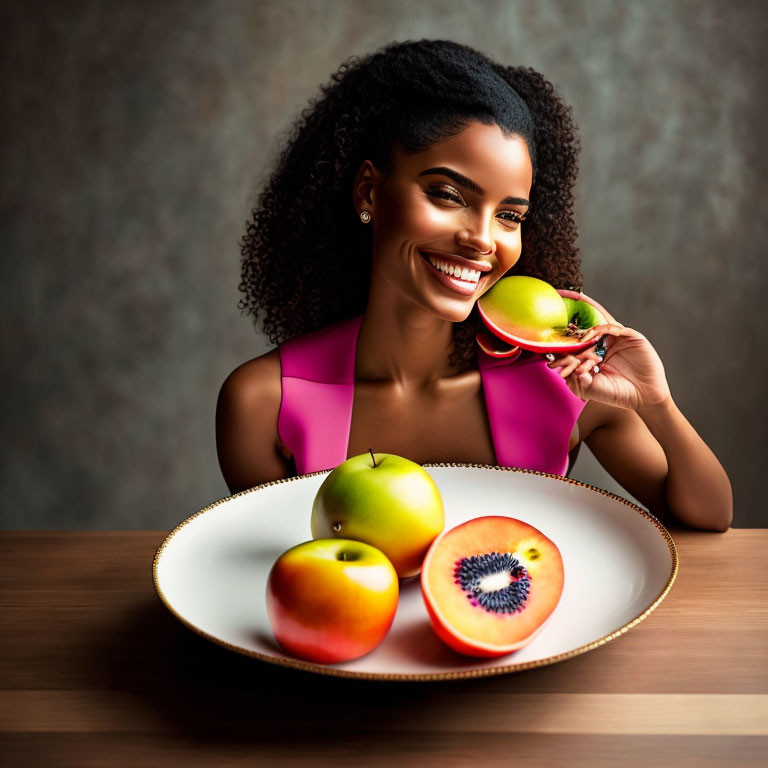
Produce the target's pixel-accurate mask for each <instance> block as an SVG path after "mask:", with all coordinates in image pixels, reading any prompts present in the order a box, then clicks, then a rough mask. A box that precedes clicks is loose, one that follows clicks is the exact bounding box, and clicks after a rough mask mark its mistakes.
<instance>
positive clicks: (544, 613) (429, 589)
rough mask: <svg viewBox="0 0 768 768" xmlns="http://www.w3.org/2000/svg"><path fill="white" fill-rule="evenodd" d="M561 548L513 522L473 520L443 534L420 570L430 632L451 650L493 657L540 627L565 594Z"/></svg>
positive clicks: (527, 638) (507, 519)
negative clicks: (433, 631) (430, 624)
mask: <svg viewBox="0 0 768 768" xmlns="http://www.w3.org/2000/svg"><path fill="white" fill-rule="evenodd" d="M563 582H564V571H563V559H562V557H561V556H560V550H559V549H558V548H557V546H556V545H555V544H554V542H552V541H551V540H550V539H548V538H547V537H546V536H545V535H544V534H543V533H542V532H541V531H539V530H538V529H536V528H534V527H533V526H532V525H529V524H528V523H524V522H523V521H522V520H516V519H514V518H512V517H504V516H488V517H477V518H475V519H473V520H469V521H468V522H466V523H462V524H461V525H457V526H456V527H455V528H451V529H450V530H448V531H444V532H443V533H441V534H440V535H439V536H438V537H437V538H436V539H435V540H434V542H433V543H432V545H431V546H430V548H429V550H427V554H426V556H425V558H424V562H423V564H422V567H421V592H422V596H423V598H424V604H425V605H426V607H427V612H428V613H429V618H430V621H431V622H432V628H433V629H434V630H435V632H436V633H437V636H438V637H439V638H440V639H441V640H442V641H443V642H444V643H446V645H448V646H449V647H451V648H453V650H454V651H457V652H458V653H461V654H464V655H466V656H478V657H486V658H493V657H496V656H504V655H505V654H507V653H512V652H513V651H516V650H518V649H519V648H522V647H523V646H525V645H528V643H530V642H531V640H533V638H534V637H535V636H536V635H537V634H538V633H539V632H540V631H541V630H542V629H543V627H544V624H545V622H546V621H547V619H548V618H549V617H550V616H551V615H552V612H553V611H554V610H555V608H556V607H557V604H558V602H559V601H560V596H561V594H562V592H563Z"/></svg>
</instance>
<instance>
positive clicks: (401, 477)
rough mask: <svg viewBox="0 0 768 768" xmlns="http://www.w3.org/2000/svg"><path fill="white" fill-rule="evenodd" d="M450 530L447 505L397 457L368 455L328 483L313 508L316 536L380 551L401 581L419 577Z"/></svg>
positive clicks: (418, 469) (427, 479)
mask: <svg viewBox="0 0 768 768" xmlns="http://www.w3.org/2000/svg"><path fill="white" fill-rule="evenodd" d="M444 526H445V511H444V509H443V499H442V497H441V495H440V490H439V489H438V487H437V485H436V483H435V481H434V480H433V479H432V477H431V476H430V475H429V474H428V473H427V471H426V470H425V469H424V468H423V467H422V466H421V465H420V464H417V463H416V462H414V461H411V460H410V459H406V458H404V457H403V456H397V455H395V454H392V453H375V454H374V453H373V451H371V452H370V453H363V454H361V455H360V456H353V457H352V458H350V459H347V460H346V461H345V462H343V463H341V464H339V465H338V466H337V467H336V468H335V469H334V470H332V471H331V473H330V474H329V475H328V477H326V478H325V480H324V481H323V483H322V485H321V486H320V489H319V490H318V492H317V495H316V496H315V500H314V502H313V504H312V519H311V527H312V536H313V537H314V538H316V539H318V538H334V537H339V538H345V539H355V540H357V541H363V542H365V543H367V544H370V545H371V546H373V547H376V548H377V549H380V550H381V551H382V552H383V553H384V554H385V555H386V556H387V557H388V558H389V560H390V561H391V563H392V565H394V567H395V570H396V571H397V575H398V577H399V578H405V577H407V576H415V575H416V574H418V572H419V570H420V569H421V563H422V560H423V559H424V555H425V554H426V552H427V549H428V547H429V545H430V544H431V543H432V541H433V540H434V539H435V536H437V535H438V534H439V533H440V531H442V530H443V527H444Z"/></svg>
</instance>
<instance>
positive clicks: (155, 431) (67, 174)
mask: <svg viewBox="0 0 768 768" xmlns="http://www.w3.org/2000/svg"><path fill="white" fill-rule="evenodd" d="M766 22H767V15H766V10H765V6H764V4H763V3H761V2H758V1H757V0H755V1H754V2H744V1H743V0H730V1H728V2H724V1H722V0H677V1H676V2H672V3H670V2H665V1H664V0H648V1H645V2H637V0H635V1H634V2H630V1H628V0H581V1H579V0H531V1H530V2H522V1H520V2H516V1H515V0H509V1H507V2H503V1H502V0H498V1H496V2H489V1H485V2H483V1H482V0H475V2H471V3H470V2H459V1H458V0H422V2H420V3H418V4H414V3H411V2H407V1H406V0H393V1H392V2H388V3H381V2H373V0H355V1H353V0H347V1H345V0H328V1H327V2H319V1H315V2H312V0H261V1H257V2H245V1H243V2H228V1H227V0H219V1H218V2H214V1H213V0H206V1H204V0H197V1H195V2H193V1H190V0H187V1H185V2H180V1H174V2H168V1H160V0H155V2H152V3H148V2H127V3H104V2H98V1H91V2H86V1H84V0H72V1H68V2H65V1H63V0H57V2H41V1H40V0H32V1H29V0H27V1H26V2H16V1H14V2H5V3H3V5H2V10H0V59H1V60H2V68H1V74H0V77H2V81H1V85H2V87H1V88H0V100H1V101H0V110H1V111H2V115H3V118H2V121H0V130H2V143H1V146H0V158H1V160H2V165H1V167H2V181H1V182H0V183H1V185H2V186H1V187H0V217H1V219H0V221H1V227H0V252H1V253H2V264H3V279H2V282H1V286H2V288H1V290H2V311H3V323H2V361H3V366H4V370H5V373H4V375H3V376H2V383H1V385H0V386H1V387H2V398H0V407H1V408H2V427H3V434H4V435H5V438H4V442H5V445H4V451H3V461H2V465H1V466H0V495H1V497H2V508H1V510H0V514H1V515H2V518H1V519H0V526H2V527H4V528H13V529H36V528H54V529H167V528H170V527H173V526H175V525H176V524H178V523H179V522H180V521H181V520H183V519H184V518H186V517H187V516H189V515H191V514H193V513H194V512H195V511H197V510H198V509H200V508H202V507H204V506H206V505H208V504H209V503H211V502H213V501H215V500H217V499H219V498H222V497H224V496H227V495H228V493H229V492H228V489H227V486H226V484H225V483H224V480H223V478H222V476H221V473H220V470H219V466H218V461H217V457H216V447H215V430H214V415H215V407H216V397H217V394H218V390H219V387H220V386H221V383H222V382H223V380H224V379H225V378H226V376H227V375H228V374H229V372H230V371H231V370H232V369H233V368H235V367H236V366H237V365H239V364H240V363H242V362H244V361H245V360H248V359H250V358H253V357H256V356H258V355H261V354H263V353H264V352H266V351H268V350H269V349H271V348H272V345H271V344H269V342H268V341H267V340H266V339H265V338H264V337H263V336H262V335H261V334H260V333H258V332H257V331H256V329H255V328H254V326H253V323H252V320H251V318H250V316H245V315H241V313H240V311H239V310H238V309H237V301H238V299H239V298H240V296H241V294H240V293H239V292H238V290H237V286H238V282H239V275H240V253H239V247H238V241H239V239H240V238H241V237H242V235H243V234H244V232H245V222H246V219H247V218H248V215H249V211H250V208H251V206H252V205H253V204H254V203H255V200H256V196H257V194H258V191H259V189H260V185H261V184H262V183H263V180H264V179H265V177H266V175H267V174H268V172H269V170H270V163H271V162H272V160H273V159H274V156H275V153H276V152H277V151H278V149H279V148H280V147H281V146H282V144H281V134H282V132H284V131H286V130H287V128H288V127H289V126H290V124H291V123H292V122H293V121H294V120H295V119H296V118H297V117H298V116H299V113H300V111H301V110H302V109H303V108H304V107H305V106H306V104H307V102H308V101H309V99H310V98H312V97H313V96H315V95H317V93H318V90H319V86H320V85H321V84H323V83H326V82H327V81H328V80H329V78H330V76H331V74H332V73H333V72H335V71H336V69H337V68H338V66H339V64H341V62H342V61H344V60H345V59H347V58H348V57H349V56H351V55H353V54H356V55H365V54H367V53H369V52H372V51H374V50H376V49H378V48H380V47H381V46H383V45H385V44H386V43H388V42H390V41H393V40H406V39H420V38H423V37H428V38H448V39H454V40H457V41H459V42H463V43H467V44H469V45H472V46H474V47H476V48H478V49H479V50H481V51H483V52H485V53H487V54H489V55H490V56H492V57H493V58H495V59H497V60H498V61H500V62H502V63H505V64H514V65H526V66H532V67H534V68H535V69H538V70H539V71H541V72H542V73H543V74H544V75H545V76H547V77H548V78H549V79H550V80H551V81H552V82H553V83H554V84H555V85H556V86H557V87H558V89H559V91H560V93H561V94H562V95H563V96H564V97H565V99H566V101H567V102H569V103H570V104H571V105H572V106H573V109H574V113H575V117H576V120H577V123H578V125H579V129H580V135H581V141H582V146H583V151H582V156H581V176H580V181H579V186H578V208H577V216H578V222H579V226H580V239H579V245H580V248H581V255H582V259H583V269H582V271H583V275H584V287H585V288H584V289H585V291H586V292H587V293H589V294H590V295H591V296H594V297H595V298H597V299H598V300H599V301H600V302H601V303H602V304H604V305H605V306H606V307H607V308H608V309H609V310H610V311H611V312H613V314H614V315H616V317H617V319H618V320H619V321H620V322H622V323H624V324H625V325H628V326H631V327H633V328H636V329H638V330H639V331H641V332H642V333H644V334H645V335H646V336H648V338H649V339H650V340H651V342H652V343H653V344H654V346H655V347H656V349H657V350H658V352H659V354H660V355H661V358H662V360H663V361H664V365H665V368H666V371H667V376H668V379H669V382H670V387H671V390H672V395H673V397H674V399H675V401H676V403H677V405H678V406H679V407H680V409H681V410H682V412H683V413H684V414H685V416H686V417H687V418H688V420H689V421H690V422H691V424H692V425H693V426H694V428H695V429H696V430H697V432H698V433H699V434H700V435H701V437H702V438H703V439H704V440H705V442H706V443H707V444H708V445H709V446H710V447H711V448H712V450H713V451H714V453H715V455H716V456H717V457H718V458H719V460H720V461H721V463H722V464H723V466H724V467H725V469H726V471H727V472H728V474H729V476H730V478H731V482H732V484H733V488H734V497H735V519H734V527H737V528H738V527H763V526H765V525H766V524H768V523H767V522H766V514H765V512H764V503H763V501H762V499H763V479H764V478H763V475H762V472H763V471H764V467H765V465H766V460H767V459H768V451H767V450H766V447H765V441H766V436H765V431H766V430H765V428H766V424H768V419H767V418H766V416H767V414H766V397H765V390H766V385H765V374H766V364H765V356H764V350H765V343H764V342H763V341H761V339H762V336H761V332H760V327H761V323H762V320H763V317H762V313H763V311H764V309H765V306H766V305H767V304H768V301H766V297H764V296H762V292H763V291H764V290H766V268H765V257H766V246H765V243H766V229H767V228H768V216H767V215H766V214H767V213H768V211H767V210H766V209H767V207H768V206H766V190H767V189H768V182H766V178H768V161H767V159H766V152H765V148H764V140H765V137H766V136H768V109H767V108H766V101H765V94H766V70H768V63H767V60H766V57H765V55H764V49H765V43H766V40H767V39H768V38H767V36H766V31H767V29H766V27H767V26H768V24H767V23H766ZM761 307H762V309H761ZM572 476H573V477H577V478H579V479H582V480H584V481H585V482H589V483H592V484H594V485H597V486H599V487H601V488H605V489H606V490H610V491H613V492H615V493H619V494H621V495H625V496H626V495H627V494H626V492H625V491H624V490H623V489H621V488H620V487H619V486H618V485H617V484H616V483H615V481H614V480H613V479H612V478H611V477H610V476H609V475H607V473H606V472H605V471H603V470H602V468H601V467H600V465H599V464H598V463H597V462H596V460H595V459H594V457H592V455H591V454H590V453H589V450H588V449H587V448H586V446H583V447H582V450H581V454H580V456H579V459H578V462H577V464H576V467H575V469H574V471H573V472H572ZM630 498H631V497H630Z"/></svg>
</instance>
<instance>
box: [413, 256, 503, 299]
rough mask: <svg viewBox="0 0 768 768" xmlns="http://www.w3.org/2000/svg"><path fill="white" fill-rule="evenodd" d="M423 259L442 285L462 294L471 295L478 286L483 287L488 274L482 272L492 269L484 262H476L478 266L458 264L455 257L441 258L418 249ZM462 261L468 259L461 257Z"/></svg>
mask: <svg viewBox="0 0 768 768" xmlns="http://www.w3.org/2000/svg"><path fill="white" fill-rule="evenodd" d="M419 253H420V254H421V256H422V258H423V260H424V261H425V262H426V265H427V270H428V271H429V273H430V274H431V275H432V276H433V277H434V278H435V280H436V281H437V282H439V283H440V284H441V285H443V286H444V287H446V288H448V289H449V290H451V291H455V292H456V293H461V294H463V295H464V296H472V295H473V294H474V293H475V292H476V291H477V289H478V288H480V287H485V285H486V284H487V283H488V280H489V275H488V274H484V273H485V272H489V271H490V270H491V269H492V266H491V265H490V264H488V263H487V262H485V263H478V267H481V269H478V268H472V266H471V265H469V266H460V265H459V264H458V263H457V259H456V257H453V258H445V257H443V258H441V257H440V256H438V255H437V254H436V253H435V252H431V251H430V252H426V251H421V250H420V251H419ZM462 261H468V260H467V259H462Z"/></svg>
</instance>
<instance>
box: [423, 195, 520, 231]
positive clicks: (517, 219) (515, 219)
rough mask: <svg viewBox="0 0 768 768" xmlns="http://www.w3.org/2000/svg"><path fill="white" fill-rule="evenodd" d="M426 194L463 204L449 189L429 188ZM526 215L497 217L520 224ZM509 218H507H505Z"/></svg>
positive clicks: (511, 213) (515, 214)
mask: <svg viewBox="0 0 768 768" xmlns="http://www.w3.org/2000/svg"><path fill="white" fill-rule="evenodd" d="M427 194H428V195H430V196H431V197H440V198H442V199H443V200H451V201H452V202H454V203H463V202H464V201H463V200H462V198H461V197H460V196H459V194H458V193H457V192H454V191H451V189H450V188H449V187H430V188H429V189H428V190H427ZM526 214H527V211H526V213H518V212H517V211H502V212H501V213H500V214H499V215H500V216H503V217H504V219H505V221H509V222H512V223H513V224H520V223H521V222H523V221H525V217H526ZM507 217H509V218H507Z"/></svg>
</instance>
